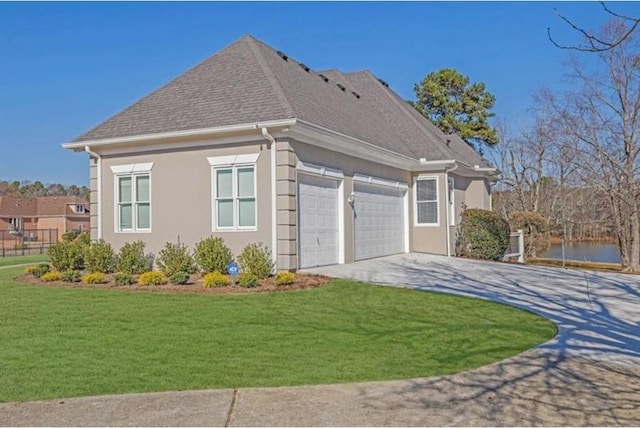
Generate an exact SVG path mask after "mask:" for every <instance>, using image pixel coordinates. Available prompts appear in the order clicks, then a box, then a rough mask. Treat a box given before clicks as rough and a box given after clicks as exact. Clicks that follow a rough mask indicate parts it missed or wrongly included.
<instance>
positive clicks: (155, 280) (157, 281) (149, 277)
mask: <svg viewBox="0 0 640 428" xmlns="http://www.w3.org/2000/svg"><path fill="white" fill-rule="evenodd" d="M166 283H167V277H166V276H164V274H163V273H162V272H158V271H157V270H154V271H151V272H145V273H143V274H142V275H140V277H138V285H163V284H166Z"/></svg>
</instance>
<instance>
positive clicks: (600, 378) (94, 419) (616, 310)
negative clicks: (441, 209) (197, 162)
mask: <svg viewBox="0 0 640 428" xmlns="http://www.w3.org/2000/svg"><path fill="white" fill-rule="evenodd" d="M314 271H317V272H321V273H324V274H329V275H335V276H342V277H349V278H355V279H361V280H364V281H372V282H383V283H388V284H394V285H398V284H404V285H405V286H408V287H413V288H418V289H430V290H437V291H443V292H449V293H456V294H464V295H474V296H478V297H482V298H488V299H493V300H497V301H502V302H505V303H509V304H513V305H516V306H520V307H524V308H527V309H530V310H533V311H535V312H538V313H540V314H542V315H544V316H546V317H547V318H549V319H551V320H553V321H555V322H556V323H557V324H558V325H559V329H560V332H559V335H558V336H557V337H556V338H555V339H554V340H552V341H551V342H549V343H546V344H543V345H542V346H540V347H538V348H536V349H534V350H531V351H528V352H526V353H524V354H521V355H518V356H516V357H513V358H511V359H508V360H505V361H501V362H498V363H495V364H492V365H489V366H485V367H481V368H478V369H476V370H471V371H469V372H465V373H458V374H456V375H452V376H442V377H433V378H424V379H411V380H403V381H392V382H370V383H359V384H345V385H320V386H310V387H295V388H247V389H240V390H213V391H188V392H168V393H155V394H130V395H117V396H104V397H84V398H77V399H65V400H52V401H44V402H31V403H6V404H0V424H2V425H11V426H43V425H47V426H68V425H74V426H76V425H77V426H96V425H98V426H114V425H117V426H140V425H144V426H158V425H172V426H194V425H197V426H224V425H228V426H264V425H273V426H316V425H320V426H355V425H374V426H381V425H385V426H386V425H389V426H425V425H427V426H429V425H432V426H433V425H435V426H443V425H457V426H495V425H522V426H532V425H537V426H541V425H545V426H548V425H555V426H562V425H564V426H567V425H571V426H587V425H589V426H593V425H601V426H602V425H606V426H640V338H639V336H640V277H637V276H626V275H619V274H604V273H593V272H589V273H584V272H581V271H570V270H567V271H565V270H561V269H552V268H539V267H526V266H514V265H507V264H496V263H485V262H476V261H469V260H460V259H447V258H444V257H436V256H427V255H418V254H411V255H401V256H393V257H387V258H384V259H377V260H371V261H366V262H359V263H354V264H351V265H342V266H332V267H327V268H320V269H317V270H314ZM587 285H588V287H589V292H588V293H587Z"/></svg>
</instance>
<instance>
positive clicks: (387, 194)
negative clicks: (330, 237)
mask: <svg viewBox="0 0 640 428" xmlns="http://www.w3.org/2000/svg"><path fill="white" fill-rule="evenodd" d="M406 192H407V191H406V190H405V189H397V188H393V187H386V186H377V185H370V184H364V183H354V202H355V204H354V211H355V215H354V226H355V259H356V260H363V259H370V258H373V257H382V256H388V255H391V254H398V253H403V252H405V227H406V225H405V194H406Z"/></svg>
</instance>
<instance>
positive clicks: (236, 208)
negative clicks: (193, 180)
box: [213, 165, 257, 230]
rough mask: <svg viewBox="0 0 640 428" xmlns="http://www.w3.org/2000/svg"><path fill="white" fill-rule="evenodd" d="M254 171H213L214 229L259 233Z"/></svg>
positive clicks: (250, 168) (243, 168)
mask: <svg viewBox="0 0 640 428" xmlns="http://www.w3.org/2000/svg"><path fill="white" fill-rule="evenodd" d="M255 171H256V167H255V165H234V166H225V167H217V168H214V170H213V181H214V186H213V188H214V194H213V198H214V217H215V218H214V225H215V228H216V229H217V230H255V229H256V217H257V206H256V174H255Z"/></svg>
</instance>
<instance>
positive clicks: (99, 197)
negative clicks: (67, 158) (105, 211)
mask: <svg viewBox="0 0 640 428" xmlns="http://www.w3.org/2000/svg"><path fill="white" fill-rule="evenodd" d="M84 151H85V152H87V153H89V156H91V157H94V158H96V160H97V165H96V166H97V168H98V174H97V177H96V178H97V180H96V193H97V195H96V202H97V204H96V205H97V206H98V239H102V157H101V156H100V155H99V154H97V153H96V152H92V151H91V149H90V148H89V146H84ZM89 204H91V201H89Z"/></svg>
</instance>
